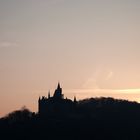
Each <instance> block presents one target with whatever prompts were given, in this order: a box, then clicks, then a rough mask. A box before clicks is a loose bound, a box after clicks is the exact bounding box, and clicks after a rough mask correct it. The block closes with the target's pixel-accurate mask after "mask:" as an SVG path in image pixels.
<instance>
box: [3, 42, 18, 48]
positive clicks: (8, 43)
mask: <svg viewBox="0 0 140 140" xmlns="http://www.w3.org/2000/svg"><path fill="white" fill-rule="evenodd" d="M9 47H17V43H16V42H9V41H2V42H0V48H9Z"/></svg>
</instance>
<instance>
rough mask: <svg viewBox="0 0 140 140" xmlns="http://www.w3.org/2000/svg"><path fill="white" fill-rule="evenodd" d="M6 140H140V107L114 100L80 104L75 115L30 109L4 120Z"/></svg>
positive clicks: (1, 128) (1, 129)
mask: <svg viewBox="0 0 140 140" xmlns="http://www.w3.org/2000/svg"><path fill="white" fill-rule="evenodd" d="M0 137H1V139H2V140H10V139H11V140H15V139H16V140H36V139H37V140H54V139H58V140H59V139H60V140H63V139H65V140H69V139H71V140H74V139H77V140H80V139H85V140H88V139H92V140H128V139H129V140H136V139H138V140H139V139H140V104H138V103H135V102H128V101H122V100H115V99H112V98H100V99H88V100H87V99H86V100H83V101H80V102H78V107H77V110H75V112H74V113H72V114H71V113H69V114H65V115H64V114H63V115H60V114H59V115H57V114H53V115H51V116H44V117H42V116H39V115H38V114H33V113H32V112H30V111H28V110H27V109H22V110H20V111H15V112H13V113H11V114H9V115H8V116H6V117H5V118H2V119H1V120H0Z"/></svg>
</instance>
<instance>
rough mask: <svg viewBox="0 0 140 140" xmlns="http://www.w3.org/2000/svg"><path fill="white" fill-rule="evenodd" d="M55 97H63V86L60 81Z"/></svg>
mask: <svg viewBox="0 0 140 140" xmlns="http://www.w3.org/2000/svg"><path fill="white" fill-rule="evenodd" d="M53 97H54V98H56V99H63V94H62V88H61V87H60V83H58V86H57V89H56V90H55V92H54V95H53Z"/></svg>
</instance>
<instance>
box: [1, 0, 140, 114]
mask: <svg viewBox="0 0 140 140" xmlns="http://www.w3.org/2000/svg"><path fill="white" fill-rule="evenodd" d="M139 60H140V1H139V0H0V116H3V115H5V114H7V113H8V112H10V111H13V110H15V109H20V108H21V107H22V106H24V105H25V106H27V108H29V109H31V110H32V111H35V112H36V111H37V100H38V97H39V96H42V95H44V96H47V93H48V91H49V90H50V91H51V95H53V92H54V89H55V88H56V86H57V83H58V81H59V82H60V83H61V86H62V87H63V93H64V95H65V97H68V98H71V99H73V96H76V97H77V99H83V98H90V97H100V96H105V97H108V96H109V97H114V98H119V99H128V100H131V101H137V102H140V73H139V72H140V63H139Z"/></svg>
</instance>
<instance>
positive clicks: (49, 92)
mask: <svg viewBox="0 0 140 140" xmlns="http://www.w3.org/2000/svg"><path fill="white" fill-rule="evenodd" d="M50 97H51V95H50V91H49V92H48V99H49V98H50Z"/></svg>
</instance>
